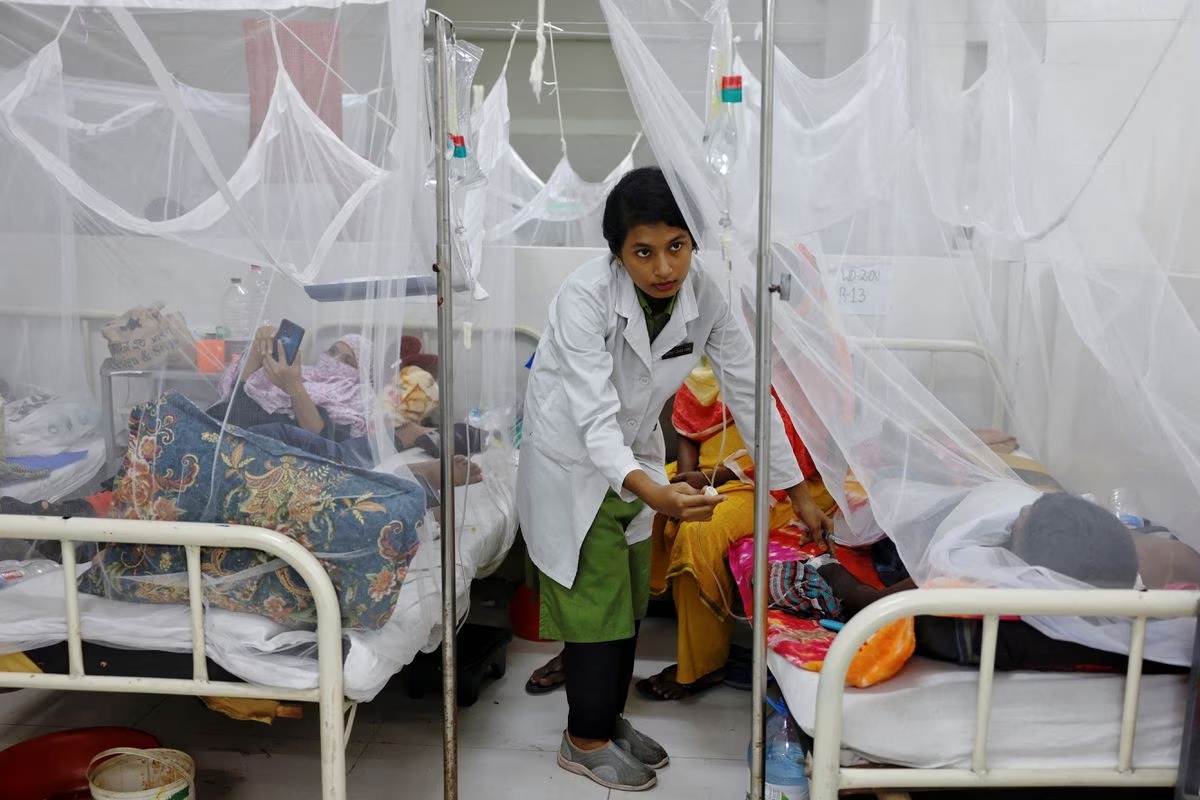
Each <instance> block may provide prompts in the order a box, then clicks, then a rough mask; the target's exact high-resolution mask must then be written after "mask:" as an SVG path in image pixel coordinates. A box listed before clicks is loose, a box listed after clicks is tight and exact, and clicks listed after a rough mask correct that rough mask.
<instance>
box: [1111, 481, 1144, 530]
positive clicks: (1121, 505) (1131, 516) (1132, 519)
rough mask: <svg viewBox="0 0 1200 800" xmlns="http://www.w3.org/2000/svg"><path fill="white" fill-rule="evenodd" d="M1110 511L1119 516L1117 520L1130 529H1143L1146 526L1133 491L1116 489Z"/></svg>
mask: <svg viewBox="0 0 1200 800" xmlns="http://www.w3.org/2000/svg"><path fill="white" fill-rule="evenodd" d="M1109 510H1111V511H1112V513H1114V514H1116V515H1117V519H1119V520H1121V522H1124V523H1125V525H1126V526H1128V527H1130V528H1141V527H1142V526H1144V525H1145V524H1146V521H1145V520H1144V519H1143V518H1142V514H1141V512H1140V511H1139V510H1138V507H1137V499H1136V497H1135V495H1134V493H1133V490H1132V489H1127V488H1124V487H1122V488H1120V489H1114V490H1113V493H1112V501H1111V503H1110V504H1109Z"/></svg>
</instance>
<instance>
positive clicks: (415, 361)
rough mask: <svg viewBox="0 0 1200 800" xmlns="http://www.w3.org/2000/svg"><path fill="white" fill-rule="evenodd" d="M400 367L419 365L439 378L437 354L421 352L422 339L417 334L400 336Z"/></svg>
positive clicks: (434, 377)
mask: <svg viewBox="0 0 1200 800" xmlns="http://www.w3.org/2000/svg"><path fill="white" fill-rule="evenodd" d="M400 367H401V368H403V367H419V368H420V369H423V370H425V371H426V372H428V373H429V374H430V375H432V376H433V379H434V380H435V381H436V380H437V379H438V357H437V355H436V354H434V353H423V352H421V340H420V339H418V338H417V337H416V336H401V337H400Z"/></svg>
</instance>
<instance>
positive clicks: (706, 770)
mask: <svg viewBox="0 0 1200 800" xmlns="http://www.w3.org/2000/svg"><path fill="white" fill-rule="evenodd" d="M674 635H675V631H674V623H672V622H667V621H663V620H649V621H648V622H647V625H646V627H645V629H644V633H643V636H642V641H641V647H640V648H639V653H638V655H639V661H638V668H637V675H638V676H642V677H644V676H647V675H650V674H652V673H653V672H657V671H658V670H659V669H661V668H662V667H663V666H665V665H666V664H668V663H670V662H671V661H673V660H674V659H673V649H674ZM556 649H557V648H556V647H555V646H554V645H544V644H533V643H530V642H524V641H521V640H519V639H518V640H516V641H514V642H513V644H512V645H511V646H510V649H509V658H508V674H507V675H505V677H504V678H503V679H501V680H500V681H498V682H496V683H492V684H490V685H488V686H487V688H485V690H484V694H483V697H482V698H481V699H480V701H479V702H478V703H477V704H476V705H475V706H473V707H471V708H468V709H462V712H461V715H460V722H459V726H460V753H459V755H460V759H459V760H460V772H459V775H460V782H461V784H460V788H461V796H462V797H463V798H488V800H506V798H512V799H513V800H517V799H518V798H519V799H520V800H539V799H540V798H562V797H564V796H570V797H571V798H572V800H603V799H604V798H606V797H608V796H609V792H608V791H607V790H605V789H603V788H601V787H599V786H596V785H594V784H592V783H590V782H589V781H587V780H586V779H583V778H579V777H576V776H574V775H570V774H568V773H566V772H564V771H563V770H561V769H559V768H558V766H557V765H556V764H555V755H554V754H555V751H556V749H557V747H558V742H559V738H560V736H561V733H562V729H563V727H564V726H565V724H566V713H567V706H566V697H565V696H564V694H563V693H562V692H561V691H560V692H556V693H554V694H551V695H545V696H541V697H530V696H529V695H527V694H525V691H524V684H525V680H526V678H527V677H528V676H529V673H530V671H531V670H533V669H534V668H535V667H537V666H540V665H541V664H542V663H544V662H545V660H546V659H547V658H549V657H550V656H551V655H553V654H554V653H555V652H556ZM306 711H307V715H306V718H305V719H304V720H279V721H278V722H276V723H275V724H274V725H272V726H270V727H268V726H264V725H257V724H254V723H247V722H234V721H233V720H230V719H228V718H226V717H224V716H222V715H219V714H215V713H213V712H211V711H209V710H208V709H206V708H204V707H203V705H201V703H200V702H199V701H197V700H193V699H189V698H176V697H172V698H166V699H163V698H158V697H150V696H138V695H102V694H65V693H61V694H60V693H50V692H32V691H22V692H15V693H12V694H7V695H0V747H4V746H7V745H10V744H14V743H16V742H19V741H23V740H24V739H27V738H30V737H33V736H38V735H40V734H43V733H48V732H50V731H53V730H57V729H61V728H69V727H78V726H86V725H133V726H136V727H139V728H141V729H143V730H146V731H149V732H150V733H153V734H154V735H155V736H157V737H158V738H159V739H160V740H162V742H163V743H164V745H166V746H169V747H176V748H179V749H181V750H185V751H187V752H188V753H190V754H191V755H192V756H193V757H195V759H196V762H197V769H198V775H197V781H198V787H197V789H198V791H197V794H198V796H199V797H200V798H202V800H218V799H220V800H235V799H236V800H261V799H262V798H267V797H288V798H292V799H293V800H303V799H304V798H309V797H312V798H317V797H319V795H320V791H319V788H318V787H319V784H320V768H319V762H318V746H317V716H316V709H315V707H313V708H310V709H306ZM628 714H629V716H630V717H631V718H632V719H633V720H634V721H635V722H636V723H637V725H638V726H639V727H640V728H642V729H644V730H645V731H646V732H647V733H649V734H651V735H653V736H655V737H656V738H658V739H659V740H660V741H661V742H662V743H663V744H664V745H665V746H666V747H667V748H668V750H670V752H671V758H672V762H671V766H670V767H668V768H667V769H665V770H662V771H661V773H660V775H659V786H658V788H657V789H656V790H655V791H654V792H653V796H655V797H658V798H663V800H666V799H667V798H689V800H691V799H692V798H694V799H695V800H709V799H710V798H711V800H741V798H742V797H744V796H745V789H746V784H747V782H748V770H747V768H746V761H745V754H746V743H747V742H748V740H749V735H750V695H749V694H748V693H744V692H737V691H734V690H732V689H727V688H723V687H722V688H718V689H715V690H713V691H711V692H708V693H706V694H705V695H703V696H701V697H699V698H696V699H694V700H690V701H687V702H683V703H648V702H645V701H642V700H640V699H639V698H638V697H637V696H636V694H634V695H632V696H631V699H630V705H629V708H628ZM441 731H442V725H441V700H440V698H439V697H435V696H429V697H426V698H424V699H423V700H420V701H413V700H410V699H408V697H407V696H406V695H405V693H404V692H403V691H402V690H401V689H400V687H399V685H398V682H396V685H394V686H390V687H388V689H386V690H385V691H384V693H383V694H381V695H380V696H379V697H378V698H376V700H375V701H374V702H372V703H369V704H367V705H364V706H362V707H361V708H360V709H359V714H358V721H357V722H356V724H355V727H354V732H353V736H352V737H351V742H350V747H349V748H348V750H347V762H348V765H349V770H350V772H349V778H348V782H349V787H348V794H349V797H350V798H351V800H375V799H376V798H379V800H385V799H386V800H393V799H394V798H398V797H404V798H414V799H420V800H425V799H426V798H436V797H440V796H441V787H442V759H441V737H442V732H441ZM613 794H614V796H622V795H618V793H613Z"/></svg>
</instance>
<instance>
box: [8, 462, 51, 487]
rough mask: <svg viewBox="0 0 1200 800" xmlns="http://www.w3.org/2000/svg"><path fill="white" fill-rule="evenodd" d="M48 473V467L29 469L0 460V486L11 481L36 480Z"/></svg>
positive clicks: (46, 475)
mask: <svg viewBox="0 0 1200 800" xmlns="http://www.w3.org/2000/svg"><path fill="white" fill-rule="evenodd" d="M49 475H50V470H48V469H29V468H28V467H22V466H20V465H18V464H13V463H11V462H9V461H7V460H5V461H0V486H7V485H8V484H11V483H25V482H26V481H37V480H41V479H42V478H45V477H48V476H49Z"/></svg>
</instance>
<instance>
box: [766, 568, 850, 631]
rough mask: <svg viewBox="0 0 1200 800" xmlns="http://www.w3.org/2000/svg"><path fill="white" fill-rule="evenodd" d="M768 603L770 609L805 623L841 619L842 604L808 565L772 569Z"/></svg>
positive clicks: (824, 581) (768, 587)
mask: <svg viewBox="0 0 1200 800" xmlns="http://www.w3.org/2000/svg"><path fill="white" fill-rule="evenodd" d="M769 570H770V571H769V579H768V582H767V602H768V603H770V607H771V608H774V609H780V610H783V611H787V612H788V613H790V614H794V615H796V616H798V617H802V618H804V619H841V617H842V603H841V601H840V600H838V598H837V597H836V596H835V595H834V594H833V589H832V588H831V587H830V586H829V584H828V583H827V582H826V580H825V579H824V578H822V577H821V576H820V574H818V573H817V571H816V570H815V569H813V568H812V567H811V566H809V564H808V562H804V561H781V562H777V563H774V564H771V565H770V568H769Z"/></svg>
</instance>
